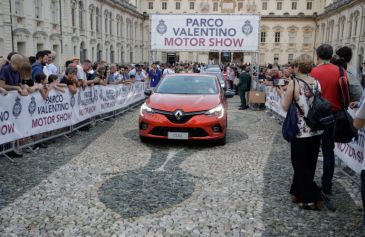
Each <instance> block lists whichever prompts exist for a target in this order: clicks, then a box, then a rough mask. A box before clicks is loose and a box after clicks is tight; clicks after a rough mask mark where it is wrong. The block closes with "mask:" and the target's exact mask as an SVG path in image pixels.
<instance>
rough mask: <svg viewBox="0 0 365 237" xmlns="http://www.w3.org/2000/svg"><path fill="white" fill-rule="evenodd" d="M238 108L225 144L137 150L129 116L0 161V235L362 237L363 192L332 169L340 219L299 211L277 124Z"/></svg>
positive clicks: (232, 105)
mask: <svg viewBox="0 0 365 237" xmlns="http://www.w3.org/2000/svg"><path fill="white" fill-rule="evenodd" d="M237 107H238V98H234V99H232V100H230V110H229V132H228V139H227V140H228V142H227V145H225V146H210V145H209V144H205V143H204V144H197V143H195V142H194V143H188V144H182V143H166V144H164V143H152V144H142V143H141V142H140V141H139V139H138V135H137V130H136V127H137V119H138V114H139V110H138V109H135V110H134V111H133V112H129V113H127V114H124V115H123V116H121V117H118V118H116V119H114V120H111V121H106V122H104V123H99V124H97V126H96V127H93V128H92V129H91V130H90V132H81V134H75V135H74V136H73V137H72V138H71V139H72V141H69V140H67V139H64V138H59V139H57V140H56V141H54V142H52V144H51V145H50V147H49V148H47V149H42V150H39V151H38V153H37V154H36V155H34V154H31V153H28V154H26V156H25V157H24V158H19V159H16V160H15V164H14V163H11V162H9V161H8V160H6V159H1V160H0V236H178V237H179V236H217V237H218V236H219V237H221V236H237V237H238V236H356V237H358V236H365V231H364V229H363V228H362V227H361V219H362V209H361V204H360V202H359V201H360V196H359V187H358V186H357V185H356V184H355V183H354V182H352V181H351V180H350V179H349V178H348V177H347V176H343V175H342V174H341V173H340V172H338V171H337V172H336V175H335V176H336V177H335V178H336V180H335V183H334V195H333V202H334V204H335V206H336V207H337V211H336V212H330V211H327V210H326V211H321V212H316V211H304V210H301V209H299V208H297V207H296V206H295V205H294V204H292V203H291V202H290V196H289V194H288V190H289V187H290V182H291V176H292V168H291V163H290V157H289V146H288V143H286V142H285V141H284V140H283V139H282V137H281V127H280V125H279V124H278V122H277V121H276V120H275V119H272V118H270V117H269V116H268V115H267V114H266V113H265V112H264V111H250V110H246V111H239V110H237ZM320 166H321V163H319V164H318V172H317V175H318V176H319V175H320V174H321V167H320ZM317 179H318V177H317Z"/></svg>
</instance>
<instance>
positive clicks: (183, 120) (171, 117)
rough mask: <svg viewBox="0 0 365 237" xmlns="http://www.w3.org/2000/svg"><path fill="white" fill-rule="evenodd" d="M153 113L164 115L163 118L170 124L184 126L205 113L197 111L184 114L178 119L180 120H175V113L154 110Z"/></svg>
mask: <svg viewBox="0 0 365 237" xmlns="http://www.w3.org/2000/svg"><path fill="white" fill-rule="evenodd" d="M154 112H155V113H156V114H162V115H165V117H166V118H167V119H168V120H169V121H170V122H171V123H176V124H184V123H186V122H188V121H189V120H190V119H191V118H192V117H194V116H195V115H201V114H205V113H206V112H207V111H197V112H184V115H183V116H181V117H180V119H177V118H176V117H175V112H170V111H164V110H155V109H154Z"/></svg>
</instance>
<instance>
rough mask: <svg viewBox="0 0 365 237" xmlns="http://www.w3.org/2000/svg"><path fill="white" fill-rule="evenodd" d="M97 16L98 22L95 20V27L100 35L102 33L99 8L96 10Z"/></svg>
mask: <svg viewBox="0 0 365 237" xmlns="http://www.w3.org/2000/svg"><path fill="white" fill-rule="evenodd" d="M95 14H96V20H95V27H96V32H97V33H99V32H100V25H99V24H100V23H99V22H100V16H99V14H100V13H99V8H98V7H97V8H96V11H95Z"/></svg>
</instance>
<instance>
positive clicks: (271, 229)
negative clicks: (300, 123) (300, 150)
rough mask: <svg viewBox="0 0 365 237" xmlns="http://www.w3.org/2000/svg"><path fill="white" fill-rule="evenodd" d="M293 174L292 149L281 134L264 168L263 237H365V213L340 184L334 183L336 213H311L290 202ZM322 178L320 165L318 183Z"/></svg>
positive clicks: (326, 211)
mask: <svg viewBox="0 0 365 237" xmlns="http://www.w3.org/2000/svg"><path fill="white" fill-rule="evenodd" d="M292 174H293V171H292V166H291V162H290V147H289V144H288V143H287V142H286V141H285V140H284V139H283V138H282V135H281V132H278V133H277V134H276V135H275V138H274V142H273V145H272V147H271V152H270V155H269V158H268V162H267V164H266V167H265V168H264V183H265V186H264V189H263V198H264V206H263V211H262V214H261V217H262V221H263V223H264V225H265V230H264V232H263V235H262V236H265V237H266V236H267V237H268V236H356V237H359V236H365V232H364V229H362V228H361V220H362V211H361V210H360V209H359V207H358V206H356V205H355V203H354V201H353V200H352V198H351V197H350V195H349V194H348V193H347V192H346V190H345V188H344V187H343V186H342V185H341V184H340V183H338V182H334V195H333V196H332V198H331V199H332V202H333V204H334V205H335V207H336V208H337V210H336V211H335V212H331V211H329V210H324V211H320V212H319V211H307V210H302V209H299V208H298V207H297V206H296V205H295V204H293V203H291V201H290V195H289V189H290V185H291V181H292ZM321 174H322V163H321V162H319V163H318V164H317V173H316V175H317V177H316V180H319V175H321ZM317 183H318V182H317Z"/></svg>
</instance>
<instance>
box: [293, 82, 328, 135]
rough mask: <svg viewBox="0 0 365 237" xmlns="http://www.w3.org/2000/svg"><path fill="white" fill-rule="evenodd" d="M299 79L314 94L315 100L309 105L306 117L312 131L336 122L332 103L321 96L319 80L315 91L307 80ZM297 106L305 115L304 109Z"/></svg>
mask: <svg viewBox="0 0 365 237" xmlns="http://www.w3.org/2000/svg"><path fill="white" fill-rule="evenodd" d="M298 80H300V81H302V82H303V83H304V84H305V85H306V86H307V87H308V89H309V91H310V93H311V94H312V95H313V102H312V104H311V105H309V110H308V114H307V116H306V117H304V120H305V122H306V124H307V125H308V127H310V128H311V130H312V131H319V130H323V129H324V128H325V127H326V126H329V125H333V124H334V122H335V117H334V115H333V114H332V105H331V103H330V102H328V101H327V100H326V99H325V98H323V97H322V96H321V93H320V92H319V90H318V83H319V82H318V81H317V87H316V91H315V92H313V90H312V88H311V87H310V86H309V85H308V83H307V82H306V81H304V80H302V79H299V78H298ZM297 107H298V110H299V112H300V113H301V114H302V115H304V112H303V110H302V109H301V108H299V106H297Z"/></svg>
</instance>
